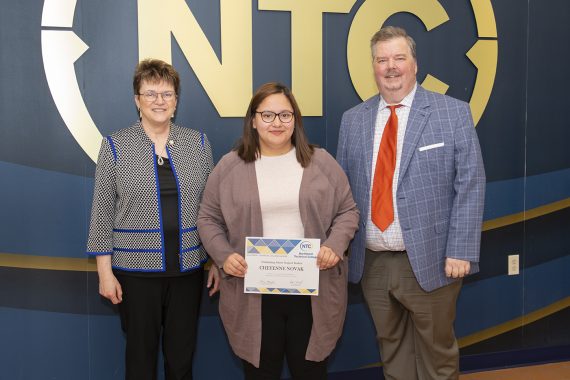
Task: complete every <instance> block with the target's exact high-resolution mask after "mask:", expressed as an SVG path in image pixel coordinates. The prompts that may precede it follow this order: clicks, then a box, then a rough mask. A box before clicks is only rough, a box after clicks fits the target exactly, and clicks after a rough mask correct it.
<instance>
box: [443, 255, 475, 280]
mask: <svg viewBox="0 0 570 380" xmlns="http://www.w3.org/2000/svg"><path fill="white" fill-rule="evenodd" d="M470 269H471V263H470V262H469V261H465V260H459V259H453V258H451V257H448V258H446V259H445V275H446V276H447V277H453V278H463V277H465V276H467V275H468V274H469V270H470Z"/></svg>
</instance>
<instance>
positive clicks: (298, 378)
mask: <svg viewBox="0 0 570 380" xmlns="http://www.w3.org/2000/svg"><path fill="white" fill-rule="evenodd" d="M261 325H262V327H261V358H260V363H259V368H256V367H254V366H253V365H252V364H251V363H249V362H247V361H245V360H244V361H243V369H244V374H245V379H246V380H278V379H280V378H281V371H282V369H283V358H284V357H285V356H286V357H287V364H288V365H289V370H290V371H291V376H292V377H293V379H295V380H304V379H307V380H320V379H326V378H327V361H326V360H324V361H322V362H312V361H309V360H305V354H306V352H307V346H308V345H309V338H310V336H311V328H312V327H313V316H312V310H311V299H310V296H286V295H270V294H264V295H263V296H262V301H261Z"/></svg>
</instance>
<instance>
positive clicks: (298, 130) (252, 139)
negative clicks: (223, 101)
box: [235, 82, 315, 168]
mask: <svg viewBox="0 0 570 380" xmlns="http://www.w3.org/2000/svg"><path fill="white" fill-rule="evenodd" d="M274 94H283V95H285V97H286V98H287V99H288V100H289V103H291V107H293V113H294V115H295V125H294V130H293V135H292V136H291V144H293V146H294V147H295V150H296V154H297V161H298V162H299V163H300V164H301V166H302V167H304V168H306V167H307V166H308V165H309V163H310V162H311V157H312V156H313V152H314V150H315V146H314V145H311V144H309V141H308V139H307V136H306V135H305V129H304V128H303V117H302V115H301V110H300V109H299V106H298V105H297V102H296V101H295V97H294V96H293V94H292V93H291V90H289V88H288V87H287V86H285V85H284V84H281V83H278V82H269V83H265V84H264V85H262V86H261V87H259V88H258V89H257V91H256V92H255V94H254V95H253V97H252V98H251V102H250V103H249V107H248V108H247V114H246V115H245V118H244V121H243V134H242V136H241V138H240V140H239V141H238V143H237V145H236V147H235V151H237V154H238V156H240V158H241V159H242V160H244V161H245V162H253V161H255V160H256V159H257V158H258V157H259V155H260V154H261V151H260V148H259V134H258V133H257V130H256V129H255V128H253V119H254V118H255V116H256V113H255V112H256V111H257V107H259V105H260V104H261V103H262V102H263V101H264V100H265V98H267V97H268V96H270V95H274Z"/></svg>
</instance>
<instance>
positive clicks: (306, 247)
mask: <svg viewBox="0 0 570 380" xmlns="http://www.w3.org/2000/svg"><path fill="white" fill-rule="evenodd" d="M320 243H321V242H320V240H319V239H274V238H267V237H264V238H259V237H246V239H245V260H246V262H247V273H246V274H245V279H244V292H245V293H261V294H288V295H312V296H317V295H318V294H319V267H318V266H317V255H318V253H319V249H320Z"/></svg>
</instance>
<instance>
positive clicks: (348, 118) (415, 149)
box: [337, 86, 485, 291]
mask: <svg viewBox="0 0 570 380" xmlns="http://www.w3.org/2000/svg"><path fill="white" fill-rule="evenodd" d="M379 103H380V98H379V96H378V95H376V96H374V97H372V98H370V99H368V100H366V101H365V102H363V103H361V104H359V105H357V106H355V107H353V108H351V109H350V110H348V111H346V112H345V113H344V115H343V117H342V122H341V127H340V133H339V142H338V151H337V160H338V162H339V164H340V165H341V166H342V168H343V169H344V171H345V172H346V174H347V176H348V179H349V182H350V186H351V188H352V192H353V196H354V200H355V201H356V203H357V205H358V208H359V209H360V225H359V230H358V232H357V234H356V236H355V237H354V240H353V242H352V244H351V248H350V259H349V263H350V271H349V281H351V282H355V283H356V282H359V281H360V279H361V278H362V272H363V268H364V256H365V255H364V253H365V249H366V221H367V219H368V209H369V204H370V196H369V189H370V186H371V177H372V174H371V173H373V170H372V155H373V144H374V135H373V134H374V127H375V122H376V116H377V114H378V106H379ZM442 143H443V144H442ZM484 198H485V171H484V167H483V160H482V158H481V150H480V147H479V140H478V138H477V134H476V132H475V128H474V125H473V119H472V117H471V111H470V109H469V105H468V104H467V103H465V102H462V101H459V100H457V99H453V98H451V97H449V96H445V95H441V94H437V93H434V92H431V91H427V90H425V89H423V88H421V87H420V86H418V88H417V91H416V94H415V97H414V101H413V103H412V107H411V110H410V115H409V118H408V124H407V127H406V135H405V137H404V147H403V150H402V157H401V163H400V177H399V180H398V188H397V193H396V203H397V207H398V214H399V218H400V224H401V227H402V234H403V238H404V244H405V246H406V250H407V252H408V256H409V258H410V263H411V265H412V268H413V270H414V273H415V275H416V278H417V280H418V282H419V284H420V285H421V287H422V288H423V289H424V290H426V291H431V290H434V289H437V288H439V287H442V286H445V285H447V284H449V283H451V282H452V281H454V280H453V279H448V278H447V277H446V276H445V270H444V266H445V258H446V257H452V258H457V259H462V260H468V261H470V262H471V273H476V272H477V271H478V270H479V265H478V262H479V248H480V239H481V224H482V219H483V203H484Z"/></svg>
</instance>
